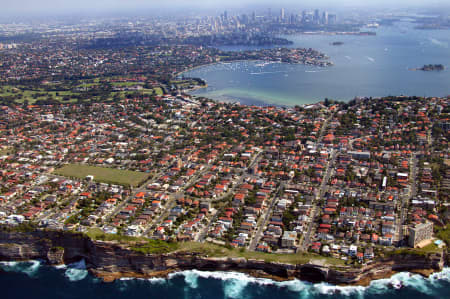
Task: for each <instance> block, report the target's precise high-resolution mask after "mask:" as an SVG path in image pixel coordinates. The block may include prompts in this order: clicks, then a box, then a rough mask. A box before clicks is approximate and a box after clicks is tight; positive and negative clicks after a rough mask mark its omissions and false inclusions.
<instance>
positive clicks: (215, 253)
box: [86, 228, 345, 267]
mask: <svg viewBox="0 0 450 299" xmlns="http://www.w3.org/2000/svg"><path fill="white" fill-rule="evenodd" d="M86 234H87V236H89V237H90V238H91V239H93V240H103V241H117V242H120V243H122V244H129V245H130V248H131V249H132V250H134V251H137V252H141V253H144V254H157V253H167V252H175V251H177V252H190V253H198V254H200V255H203V256H209V257H234V258H239V257H241V258H246V259H255V260H264V261H266V262H278V263H287V264H305V263H308V262H316V263H321V264H324V265H325V264H327V265H330V266H334V267H339V266H344V265H345V262H344V261H342V260H339V259H335V258H329V257H323V256H320V255H317V254H313V253H296V254H273V253H263V252H253V251H247V250H240V249H229V248H226V247H223V246H219V245H215V244H211V243H199V242H177V243H168V242H164V241H159V240H152V239H148V238H144V237H127V236H122V235H115V234H105V233H104V232H103V231H102V230H100V229H99V228H91V229H90V230H89V231H88V232H87V233H86Z"/></svg>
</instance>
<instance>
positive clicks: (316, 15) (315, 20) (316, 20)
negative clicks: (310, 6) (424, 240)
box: [313, 9, 320, 24]
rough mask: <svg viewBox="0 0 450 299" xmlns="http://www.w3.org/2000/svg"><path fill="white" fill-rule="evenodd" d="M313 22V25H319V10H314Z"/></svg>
mask: <svg viewBox="0 0 450 299" xmlns="http://www.w3.org/2000/svg"><path fill="white" fill-rule="evenodd" d="M313 22H314V24H319V23H320V14H319V10H318V9H316V10H314V17H313Z"/></svg>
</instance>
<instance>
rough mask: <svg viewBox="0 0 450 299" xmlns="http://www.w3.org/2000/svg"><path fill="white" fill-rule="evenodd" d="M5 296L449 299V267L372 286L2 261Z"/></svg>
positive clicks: (0, 278) (1, 284)
mask: <svg viewBox="0 0 450 299" xmlns="http://www.w3.org/2000/svg"><path fill="white" fill-rule="evenodd" d="M0 269H1V271H0V290H1V293H2V298H39V299H40V298H42V299H44V298H45V299H52V298H55V299H57V298H58V299H62V298H84V299H88V298H127V299H130V298H165V299H172V298H186V299H191V298H192V299H194V298H195V299H201V298H205V299H206V298H207V299H219V298H239V299H241V298H242V299H243V298H245V299H251V298H258V299H265V298H270V299H272V298H275V297H276V298H308V299H309V298H312V299H314V298H321V299H323V298H379V297H380V296H382V298H396V299H398V298H419V297H420V298H422V299H425V298H450V268H445V269H444V270H443V271H442V272H440V273H435V274H432V275H431V276H430V277H429V278H423V277H422V276H420V275H417V274H410V273H406V272H405V273H398V274H395V275H394V276H393V277H391V278H390V279H380V280H375V281H372V283H371V284H370V286H368V287H360V286H355V287H353V286H347V287H343V286H334V285H331V284H327V283H316V284H312V283H308V282H303V281H299V280H293V281H286V282H275V281H271V280H269V279H259V278H253V277H250V276H248V275H246V274H242V273H236V272H205V271H195V270H191V271H183V272H179V273H174V274H172V275H170V276H169V278H168V279H160V278H158V279H122V280H118V281H115V282H113V283H103V282H102V281H101V280H100V279H98V278H95V277H93V276H91V275H90V274H88V271H87V270H86V269H85V264H84V261H80V262H78V263H75V264H72V265H68V266H59V267H51V266H46V265H43V264H42V263H41V262H40V261H30V262H1V263H0Z"/></svg>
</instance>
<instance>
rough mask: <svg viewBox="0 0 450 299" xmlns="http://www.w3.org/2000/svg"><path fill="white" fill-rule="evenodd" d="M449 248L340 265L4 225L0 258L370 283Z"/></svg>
mask: <svg viewBox="0 0 450 299" xmlns="http://www.w3.org/2000/svg"><path fill="white" fill-rule="evenodd" d="M445 257H446V253H444V252H443V251H441V252H440V253H433V254H430V255H424V256H417V255H405V256H403V255H401V256H391V257H388V258H385V259H380V260H377V261H374V262H372V263H371V264H368V265H364V266H357V267H356V266H351V265H345V266H337V265H332V264H328V263H326V262H323V261H320V260H313V259H312V260H309V261H307V262H304V263H300V264H296V263H281V262H275V261H265V260H255V259H250V258H244V257H229V256H222V257H210V256H208V254H205V253H199V252H195V251H192V252H189V251H174V252H167V253H160V254H145V253H140V252H137V251H135V250H133V249H132V247H131V245H129V244H128V245H126V244H121V243H118V242H117V241H98V240H92V239H90V238H89V237H87V236H85V235H83V234H81V233H74V232H65V231H42V230H35V231H31V232H17V231H4V230H3V231H0V260H2V261H27V260H43V261H45V262H46V263H48V264H49V265H62V264H66V265H67V264H71V263H74V262H78V261H80V260H82V259H83V260H85V263H86V268H87V270H88V271H89V272H90V273H92V274H93V275H95V276H96V277H99V278H101V279H102V280H103V281H104V282H112V281H115V280H117V279H120V278H145V279H149V278H167V277H169V276H170V275H174V273H177V272H180V271H185V270H199V271H214V272H216V271H219V272H240V273H245V274H247V275H249V276H251V277H255V278H265V279H271V280H273V281H291V280H296V279H297V280H301V281H309V282H313V283H317V282H326V283H331V284H335V285H339V286H344V285H345V286H367V285H369V284H370V282H371V281H373V280H377V279H385V278H389V277H391V276H392V275H394V274H395V273H398V272H404V271H407V272H412V273H419V274H421V275H423V276H429V275H430V274H431V273H435V272H440V271H442V269H443V268H444V265H445V260H446V258H445Z"/></svg>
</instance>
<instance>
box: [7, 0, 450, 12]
mask: <svg viewBox="0 0 450 299" xmlns="http://www.w3.org/2000/svg"><path fill="white" fill-rule="evenodd" d="M224 3H226V5H225V4H224ZM255 5H258V6H259V7H263V6H267V7H274V8H275V7H281V6H283V5H285V6H286V7H298V8H302V7H305V8H311V7H317V8H321V7H328V8H342V7H368V6H371V7H381V6H387V7H393V6H395V7H401V6H404V7H411V6H420V5H426V6H431V5H432V6H436V5H445V6H450V0H276V1H274V0H226V1H224V0H0V7H1V9H0V10H1V13H2V14H11V15H20V14H29V13H36V14H38V13H39V14H47V15H52V14H57V13H70V12H73V13H79V12H86V13H88V12H92V13H95V12H120V11H130V12H131V11H142V10H152V9H158V10H170V9H173V8H190V9H214V8H217V9H226V8H230V9H237V8H248V7H249V6H255Z"/></svg>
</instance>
